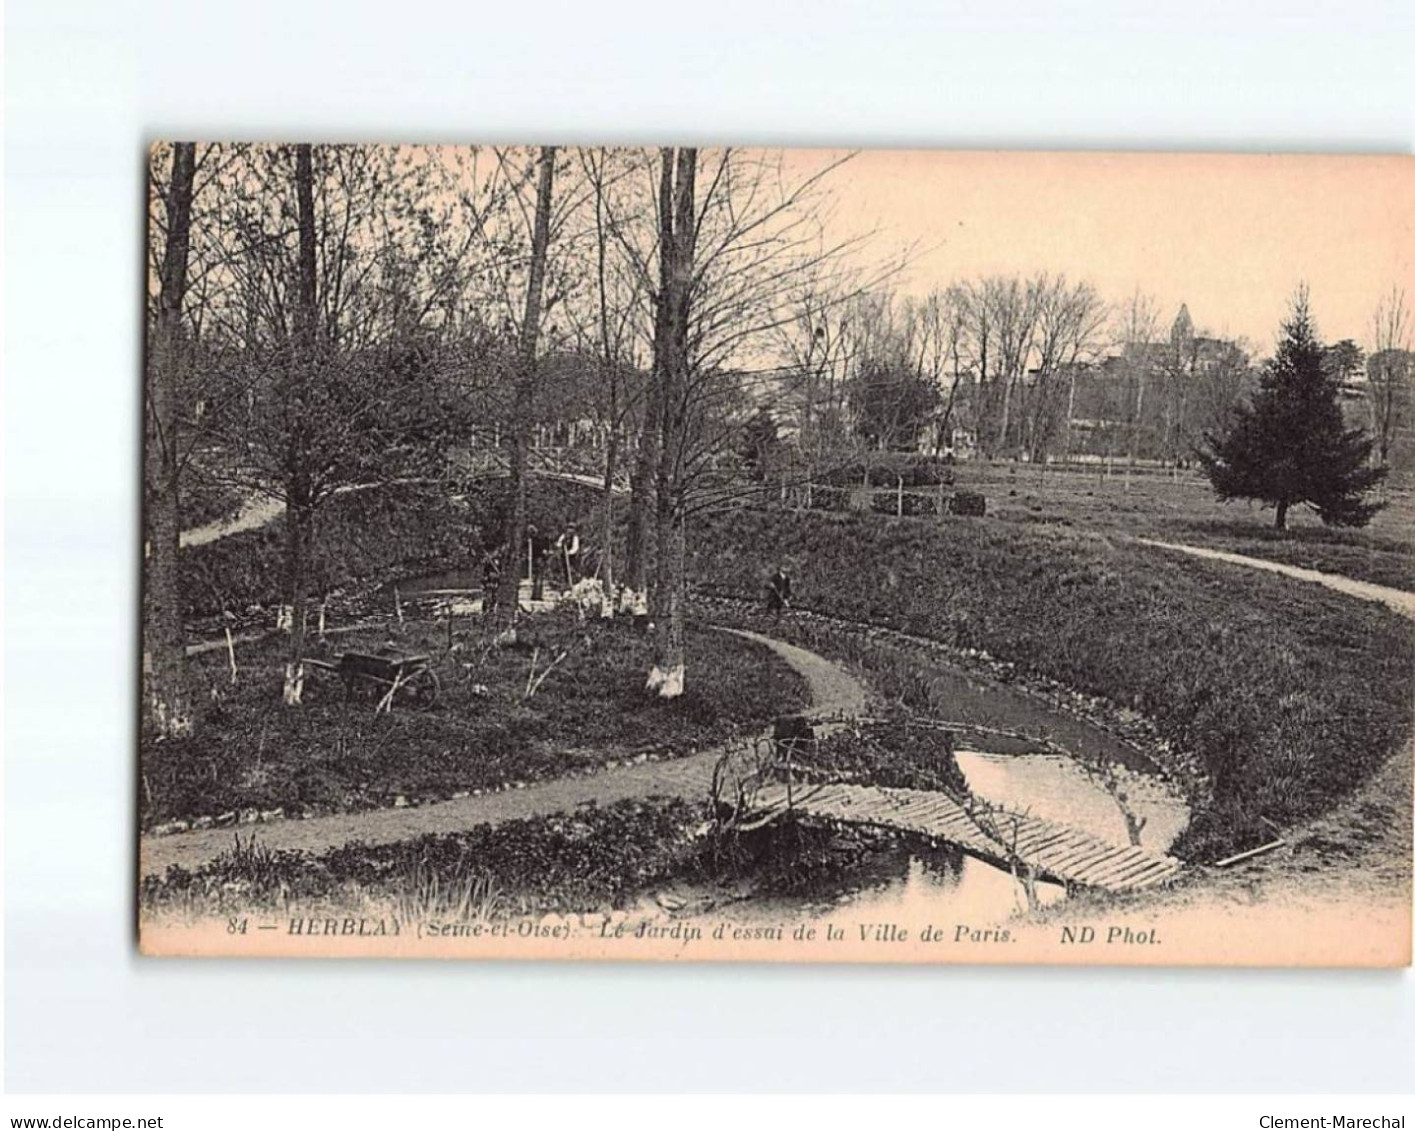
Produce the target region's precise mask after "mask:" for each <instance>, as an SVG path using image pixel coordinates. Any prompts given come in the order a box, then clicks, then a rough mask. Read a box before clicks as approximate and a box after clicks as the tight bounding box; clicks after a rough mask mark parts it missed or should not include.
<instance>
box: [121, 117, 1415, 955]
mask: <svg viewBox="0 0 1415 1131" xmlns="http://www.w3.org/2000/svg"><path fill="white" fill-rule="evenodd" d="M149 160H150V171H149V176H150V192H149V202H148V212H147V217H146V222H147V244H146V247H147V292H146V295H145V313H144V316H145V327H146V352H145V358H144V373H143V380H144V382H145V385H144V388H145V398H144V405H145V413H144V415H145V430H144V431H145V440H144V456H143V465H142V473H143V488H144V495H143V500H144V502H143V530H142V539H143V548H142V553H143V563H144V568H143V594H142V601H143V603H142V634H143V635H142V650H141V654H142V679H141V702H140V704H139V708H140V716H141V719H140V726H139V737H138V752H137V765H136V773H137V784H136V801H137V806H138V812H137V823H138V838H137V839H138V845H137V852H136V856H137V872H138V876H137V882H136V890H135V898H136V904H137V906H136V913H137V918H138V928H139V937H140V946H141V950H142V951H143V953H145V954H149V955H228V956H229V955H238V956H240V955H248V956H291V957H321V958H322V957H350V956H384V957H406V958H434V957H435V958H462V959H488V958H515V959H522V958H535V959H561V960H569V959H577V960H584V959H596V960H610V961H624V960H668V961H686V962H696V961H723V960H745V961H771V962H896V963H920V962H925V963H1073V964H1144V965H1177V964H1237V965H1331V966H1337V965H1340V966H1347V965H1350V966H1399V965H1405V964H1408V963H1409V962H1410V955H1411V811H1412V773H1411V751H1412V746H1411V741H1412V731H1415V726H1412V723H1413V722H1415V712H1413V711H1412V702H1413V701H1415V696H1412V692H1413V691H1415V633H1413V632H1412V625H1411V619H1412V617H1415V527H1412V517H1415V496H1413V495H1412V487H1413V486H1415V404H1412V396H1411V391H1412V382H1415V322H1412V303H1415V161H1412V159H1411V158H1407V157H1346V156H1343V157H1336V156H1257V155H1253V156H1239V155H1198V154H1184V155H1165V154H1092V153H1064V154H1063V153H984V152H972V153H951V152H888V151H868V150H867V151H861V152H853V151H850V152H847V151H838V152H837V151H804V150H789V149H788V150H763V149H751V148H746V149H731V148H719V149H707V148H704V149H693V148H682V147H668V148H595V147H553V146H551V147H525V148H495V147H487V146H417V145H401V146H400V145H386V146H385V145H321V144H279V145H257V144H226V143H220V142H217V143H195V144H194V143H187V142H181V143H160V144H156V145H153V146H152V148H151V150H150V154H149Z"/></svg>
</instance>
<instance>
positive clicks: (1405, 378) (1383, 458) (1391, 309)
mask: <svg viewBox="0 0 1415 1131" xmlns="http://www.w3.org/2000/svg"><path fill="white" fill-rule="evenodd" d="M1413 362H1415V355H1412V352H1411V322H1410V310H1409V308H1408V307H1407V306H1406V305H1405V291H1404V290H1403V289H1401V288H1399V287H1391V289H1390V293H1389V294H1388V295H1386V296H1385V297H1384V298H1382V299H1381V301H1380V303H1379V304H1378V305H1377V306H1376V312H1375V314H1374V315H1373V316H1372V318H1371V352H1370V354H1369V355H1368V356H1367V359H1366V390H1367V391H1366V398H1367V404H1368V405H1369V407H1370V414H1371V434H1372V436H1373V437H1374V439H1375V441H1376V442H1375V447H1374V449H1373V454H1374V456H1375V458H1376V460H1377V466H1379V467H1385V468H1388V467H1390V465H1391V456H1392V455H1393V453H1394V449H1395V445H1396V440H1397V438H1398V436H1399V434H1400V430H1401V429H1402V428H1403V427H1404V426H1405V424H1406V423H1407V421H1408V419H1409V416H1410V401H1411V377H1412V371H1413V370H1415V365H1412V363H1413Z"/></svg>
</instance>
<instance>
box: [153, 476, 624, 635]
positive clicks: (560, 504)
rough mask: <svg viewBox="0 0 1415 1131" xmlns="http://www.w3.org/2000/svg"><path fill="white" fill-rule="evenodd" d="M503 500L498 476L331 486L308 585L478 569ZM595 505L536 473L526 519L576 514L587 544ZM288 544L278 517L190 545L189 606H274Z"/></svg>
mask: <svg viewBox="0 0 1415 1131" xmlns="http://www.w3.org/2000/svg"><path fill="white" fill-rule="evenodd" d="M508 502H509V493H508V489H507V481H506V480H504V479H488V480H482V481H480V482H478V483H475V484H473V485H472V486H471V487H469V488H468V489H467V490H466V492H465V493H464V494H461V495H458V496H456V497H453V498H449V497H448V488H447V487H446V485H444V484H440V483H395V484H389V485H388V486H384V487H376V488H368V489H364V490H358V491H348V492H345V493H343V494H340V495H335V496H334V497H333V498H331V499H330V500H329V501H328V502H327V503H325V504H324V506H323V507H322V508H321V509H320V510H319V512H318V517H317V519H316V525H315V542H314V555H313V561H312V562H311V563H310V592H311V594H313V595H314V596H315V597H316V598H318V597H320V596H322V595H326V594H331V593H333V594H342V595H344V596H346V597H347V596H353V595H357V594H358V593H359V592H362V591H367V590H368V589H371V588H376V587H377V586H380V585H383V584H386V583H387V582H390V581H395V580H399V579H401V578H405V577H416V576H418V575H419V574H422V573H429V572H433V571H440V570H447V569H458V568H466V569H472V570H479V569H480V564H481V559H482V554H483V553H484V551H485V550H486V549H488V548H489V543H488V539H492V540H495V539H497V538H499V536H500V531H501V528H502V521H503V517H504V513H505V510H506V508H507V506H508ZM598 505H599V496H598V493H597V492H596V491H594V490H593V489H592V488H589V487H587V486H584V485H582V484H579V483H573V482H568V481H565V480H559V479H537V480H536V481H535V482H534V489H533V490H532V491H531V492H530V497H529V501H528V520H529V521H530V522H534V523H536V524H537V525H539V526H540V527H541V529H543V530H546V531H559V530H562V529H564V527H565V525H566V524H567V523H569V522H571V521H576V522H579V523H580V525H581V527H582V529H583V530H584V532H585V535H584V541H585V542H586V549H587V550H590V549H592V548H593V544H594V532H595V531H596V530H597V529H598V527H597V524H596V523H597V520H596V518H595V515H596V513H597V508H598ZM284 553H285V520H284V518H283V517H280V518H277V519H275V521H273V522H271V523H269V524H268V525H266V526H264V527H261V528H260V529H259V530H251V531H246V532H244V533H240V534H233V535H230V536H228V537H226V538H221V539H218V540H217V541H214V542H209V543H207V544H205V545H201V546H190V547H187V548H186V549H184V550H183V551H182V553H181V558H180V568H181V571H182V594H183V600H184V606H185V612H186V615H187V616H188V617H189V618H198V617H210V616H214V615H217V614H221V613H230V614H233V615H236V616H238V617H239V616H245V615H247V614H256V613H259V612H261V611H263V610H267V609H270V608H272V607H273V606H275V605H277V604H278V603H279V602H280V594H281V591H282V578H283V570H284Z"/></svg>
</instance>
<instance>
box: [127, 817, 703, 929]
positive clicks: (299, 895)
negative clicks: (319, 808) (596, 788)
mask: <svg viewBox="0 0 1415 1131" xmlns="http://www.w3.org/2000/svg"><path fill="white" fill-rule="evenodd" d="M707 816H708V814H707V808H706V804H705V803H697V804H689V803H688V802H685V801H678V800H665V799H653V800H649V801H622V802H618V803H617V804H614V805H610V806H605V807H603V808H600V807H597V806H587V807H585V808H582V809H579V810H576V811H575V812H574V813H565V814H556V815H554V816H549V817H535V818H531V819H527V820H519V821H508V822H506V823H504V824H500V825H496V826H490V825H480V826H478V827H476V828H473V829H469V830H468V831H467V832H464V833H456V834H452V835H448V836H425V837H419V838H417V839H415V840H408V841H401V842H399V843H397V844H385V845H366V844H358V843H355V844H350V845H347V846H345V847H344V848H340V849H337V850H335V851H333V852H329V853H325V854H324V855H321V856H312V855H310V854H308V853H303V852H271V851H268V850H265V849H263V848H262V847H261V846H260V844H259V841H258V840H257V841H255V842H246V843H244V844H238V845H237V846H236V847H235V849H234V850H233V851H231V852H228V853H226V854H224V855H223V856H221V857H219V858H218V859H217V860H215V861H213V862H212V863H211V864H209V865H207V866H206V867H204V868H201V869H199V870H197V871H195V872H192V871H187V870H185V869H182V868H172V869H171V870H169V871H168V873H167V874H166V875H165V876H163V877H161V878H158V877H148V879H147V880H145V881H144V882H143V885H142V890H141V892H140V899H141V902H142V907H143V910H144V912H145V913H148V914H162V913H164V912H173V911H176V912H180V913H184V914H191V915H197V916H205V915H214V914H225V913H229V912H233V911H245V910H256V909H273V910H280V911H284V910H287V909H289V908H291V907H299V908H301V909H302V910H306V911H309V910H322V909H324V908H326V907H327V908H331V909H338V910H366V909H378V910H383V909H385V908H386V909H389V910H391V911H392V912H393V913H394V914H397V915H398V916H399V917H400V918H401V919H403V920H405V921H409V920H412V921H416V920H419V919H436V918H449V919H458V920H464V919H477V918H497V917H502V916H512V915H536V914H546V913H550V912H567V911H584V910H588V909H593V908H599V907H606V908H614V907H619V906H622V905H623V903H624V902H625V901H626V900H627V899H628V898H629V897H630V896H632V895H634V894H636V893H638V892H639V891H641V890H643V889H644V888H645V887H647V886H648V885H650V884H653V883H655V882H661V881H664V880H667V879H668V878H669V877H670V876H673V875H676V874H678V873H679V872H680V871H682V870H683V869H684V868H685V867H689V866H690V863H691V861H692V859H693V857H694V854H695V852H696V851H697V849H696V847H695V844H694V833H695V832H696V830H698V829H699V828H700V827H701V826H702V825H703V823H704V822H705V821H706V820H707Z"/></svg>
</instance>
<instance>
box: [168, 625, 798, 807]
mask: <svg viewBox="0 0 1415 1131" xmlns="http://www.w3.org/2000/svg"><path fill="white" fill-rule="evenodd" d="M385 644H390V645H393V646H395V647H397V648H398V649H400V650H402V651H406V652H413V653H426V654H429V655H431V656H432V657H433V662H434V665H435V668H436V671H437V672H438V675H439V677H440V680H441V684H442V691H441V694H440V696H439V697H438V699H437V700H436V702H435V703H434V704H432V705H431V706H427V707H421V706H415V705H411V704H406V703H398V702H395V704H394V707H393V709H392V711H385V712H379V713H375V708H376V706H377V694H376V693H365V692H360V690H359V689H357V688H356V689H355V694H354V695H353V697H351V698H348V699H346V697H345V692H344V688H343V685H342V683H341V682H340V681H339V679H338V678H337V677H336V676H335V675H334V674H333V673H323V672H319V671H312V672H311V673H310V675H309V677H308V682H307V685H306V702H305V705H304V706H303V707H301V708H299V709H287V708H285V707H283V706H282V705H281V702H280V687H281V678H282V672H283V662H284V656H283V645H284V640H283V638H281V637H271V638H267V639H266V640H264V641H262V642H259V643H255V644H246V645H242V646H241V647H240V648H238V650H237V662H238V665H239V671H238V676H237V682H236V683H235V684H232V682H231V677H230V671H229V665H228V658H227V655H226V652H225V650H224V649H223V650H218V651H214V652H208V653H205V654H202V655H200V656H197V657H195V658H194V659H193V668H194V670H193V677H194V679H195V681H196V682H197V684H198V686H200V687H204V688H205V689H206V691H205V693H204V695H203V698H204V700H205V701H206V702H207V703H208V706H207V707H206V708H205V710H204V712H203V717H202V718H201V719H200V722H199V728H198V732H197V734H196V735H195V736H194V737H193V738H191V739H187V740H183V741H180V742H167V743H155V744H151V745H149V746H148V747H147V748H146V749H144V750H143V752H142V800H143V806H142V823H143V827H144V828H150V827H152V826H154V825H159V824H165V823H167V822H171V821H176V820H180V821H192V820H195V819H200V820H202V822H203V823H205V821H207V820H211V819H217V818H223V817H224V818H226V819H227V820H229V819H230V815H231V814H236V813H240V812H241V811H244V810H257V811H267V812H268V811H272V810H280V811H282V815H285V816H296V815H312V814H315V813H321V812H330V811H348V810H356V809H367V808H376V807H383V806H390V805H403V804H408V805H413V804H418V803H421V802H424V801H429V800H438V799H443V798H446V797H449V796H451V795H452V794H454V793H460V792H463V791H474V790H488V789H494V788H497V787H500V786H504V785H507V784H509V783H514V782H531V781H539V780H544V779H547V778H552V777H557V776H562V775H564V774H568V773H575V772H587V771H592V770H594V769H596V768H599V767H602V766H603V765H604V764H605V763H608V762H618V761H623V760H626V759H630V758H636V757H640V756H654V757H668V756H673V755H682V754H686V753H689V752H691V751H692V750H694V749H700V748H703V747H707V746H711V745H713V744H715V743H717V742H720V741H722V740H723V739H724V738H726V737H727V736H728V735H730V734H732V733H735V732H737V731H739V730H743V729H745V730H755V729H758V728H760V727H762V726H763V725H764V724H766V723H767V722H768V721H769V720H770V719H772V718H774V717H775V716H776V715H778V714H780V713H783V712H789V711H794V710H798V709H800V708H801V707H802V706H804V705H805V704H806V702H807V698H808V691H807V688H806V686H805V684H804V681H803V680H802V679H801V678H800V677H799V676H798V675H797V674H796V673H795V672H794V671H793V670H792V669H790V668H789V667H788V666H787V665H786V664H785V663H784V661H782V660H780V659H779V658H778V657H776V656H775V654H774V653H772V652H770V651H769V650H767V649H765V648H762V647H760V646H759V645H756V644H753V643H751V642H749V641H746V640H743V639H741V638H739V637H734V636H730V635H728V634H725V633H719V632H709V631H706V630H703V629H702V628H701V626H699V625H696V624H693V625H690V626H689V632H688V664H689V680H688V687H687V691H686V692H685V694H684V695H683V697H682V698H681V699H678V700H673V701H665V700H661V699H658V698H657V697H655V696H651V695H648V694H647V693H646V692H645V691H644V676H645V673H646V672H647V671H648V670H649V667H650V666H651V663H652V641H651V640H649V639H648V638H645V637H643V636H641V635H639V634H638V633H636V632H635V631H634V629H633V628H632V626H631V625H629V624H628V623H627V622H624V621H620V620H615V621H611V622H599V621H589V622H587V623H584V624H582V623H581V622H580V621H579V620H578V618H577V617H576V615H575V614H574V612H573V611H569V610H565V611H563V612H557V613H553V614H546V615H543V616H538V617H536V618H532V619H530V620H529V621H528V622H527V623H526V626H525V628H524V629H523V632H522V642H521V643H520V644H519V645H518V646H517V647H515V648H513V649H505V648H491V647H489V646H488V644H487V642H486V640H485V638H484V635H483V629H482V626H481V623H480V618H468V619H467V620H466V621H465V623H462V624H454V638H453V643H452V647H451V648H450V649H449V647H448V640H447V626H446V622H445V620H444V621H436V620H427V619H424V620H416V621H414V620H409V621H408V623H407V624H406V625H403V626H400V625H399V624H398V623H397V622H396V621H394V620H391V619H390V620H387V621H386V622H384V623H380V624H377V625H375V626H373V627H370V628H368V629H365V630H361V631H356V632H351V633H341V634H339V635H338V636H333V635H331V636H330V637H329V639H328V640H327V641H326V642H325V643H324V644H323V645H322V646H321V645H319V644H318V643H317V642H316V644H315V645H314V647H313V649H312V654H313V655H315V656H317V657H318V656H320V655H323V656H332V655H334V654H335V652H336V650H337V651H343V650H346V649H353V650H362V651H370V650H376V649H378V648H379V647H381V646H384V645H385ZM562 653H565V658H564V659H563V660H561V661H560V662H559V663H558V664H555V665H554V666H553V667H552V668H551V670H550V672H549V674H548V675H546V676H545V678H544V680H543V682H540V683H539V685H538V686H536V687H535V688H534V691H533V692H532V693H531V694H529V695H528V694H527V690H528V687H530V686H531V685H533V684H535V682H536V681H537V680H538V678H539V676H540V675H541V674H542V673H544V672H545V671H546V669H547V667H548V666H550V665H551V664H552V662H553V661H554V659H555V657H557V656H559V655H561V654H562Z"/></svg>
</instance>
